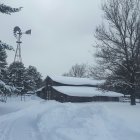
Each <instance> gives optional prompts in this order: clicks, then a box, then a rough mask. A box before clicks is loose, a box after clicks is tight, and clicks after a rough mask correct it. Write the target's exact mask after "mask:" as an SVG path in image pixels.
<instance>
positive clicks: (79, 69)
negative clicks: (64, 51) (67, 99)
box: [63, 64, 87, 78]
mask: <svg viewBox="0 0 140 140" xmlns="http://www.w3.org/2000/svg"><path fill="white" fill-rule="evenodd" d="M63 76H70V77H80V78H83V77H86V76H87V66H86V65H85V64H75V65H74V66H72V67H71V69H70V70H69V72H68V73H64V74H63Z"/></svg>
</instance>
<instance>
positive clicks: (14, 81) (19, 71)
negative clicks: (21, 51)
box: [8, 62, 25, 88]
mask: <svg viewBox="0 0 140 140" xmlns="http://www.w3.org/2000/svg"><path fill="white" fill-rule="evenodd" d="M8 71H9V82H10V84H11V85H12V86H15V87H17V88H24V81H25V67H24V64H23V63H21V62H13V63H12V64H11V65H10V66H9V68H8Z"/></svg>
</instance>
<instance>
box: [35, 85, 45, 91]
mask: <svg viewBox="0 0 140 140" xmlns="http://www.w3.org/2000/svg"><path fill="white" fill-rule="evenodd" d="M43 88H44V86H43V87H41V88H39V89H37V90H36V92H38V91H42V89H43Z"/></svg>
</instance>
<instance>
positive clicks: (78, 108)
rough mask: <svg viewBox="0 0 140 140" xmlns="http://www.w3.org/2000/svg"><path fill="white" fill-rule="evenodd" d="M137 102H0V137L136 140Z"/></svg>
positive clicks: (13, 139) (139, 127)
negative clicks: (134, 104) (131, 103)
mask: <svg viewBox="0 0 140 140" xmlns="http://www.w3.org/2000/svg"><path fill="white" fill-rule="evenodd" d="M139 139H140V104H137V105H136V106H130V105H129V103H109V102H108V103H97V102H93V103H77V104H76V103H75V104H74V103H64V104H62V103H58V102H55V101H44V100H41V99H39V98H37V97H28V99H27V98H26V101H25V102H24V101H22V102H21V101H20V98H17V97H14V98H12V99H8V102H7V103H1V102H0V140H139Z"/></svg>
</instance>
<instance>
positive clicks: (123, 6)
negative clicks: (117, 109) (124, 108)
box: [95, 0, 140, 105]
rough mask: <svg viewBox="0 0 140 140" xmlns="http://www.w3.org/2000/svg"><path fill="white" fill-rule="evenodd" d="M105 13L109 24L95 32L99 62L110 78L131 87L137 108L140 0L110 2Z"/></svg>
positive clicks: (106, 5) (139, 72)
mask: <svg viewBox="0 0 140 140" xmlns="http://www.w3.org/2000/svg"><path fill="white" fill-rule="evenodd" d="M102 10H103V12H104V19H105V20H106V21H107V22H106V24H102V25H100V26H98V27H97V28H96V32H95V37H96V39H97V44H96V47H97V50H98V51H97V54H96V57H97V58H98V63H99V64H100V66H101V67H102V68H103V69H104V72H106V74H107V78H108V77H111V76H113V77H115V78H113V82H114V83H115V84H119V85H125V86H127V87H128V88H129V93H130V95H131V105H135V104H136V102H135V89H136V87H137V86H138V77H140V76H139V74H140V0H106V1H105V3H104V4H103V5H102ZM118 71H119V72H118ZM121 71H123V72H122V73H121Z"/></svg>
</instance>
